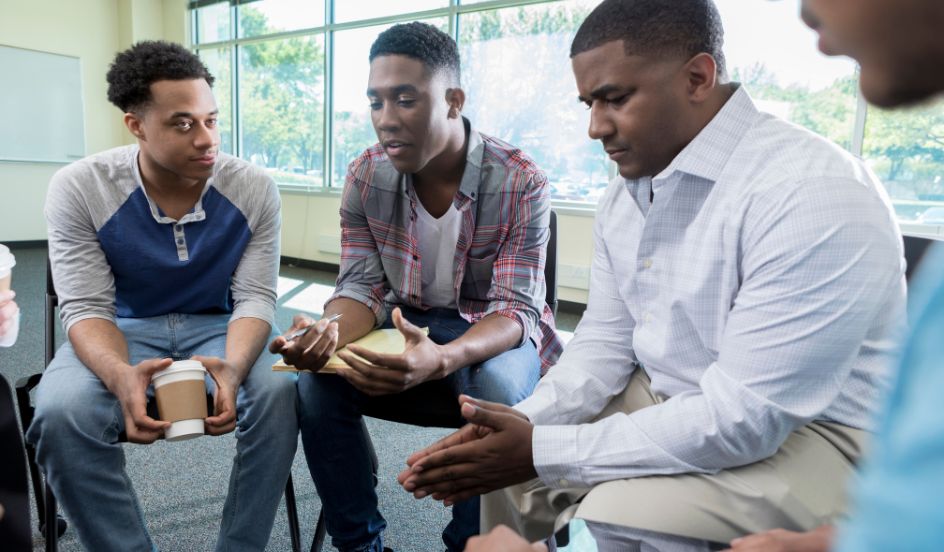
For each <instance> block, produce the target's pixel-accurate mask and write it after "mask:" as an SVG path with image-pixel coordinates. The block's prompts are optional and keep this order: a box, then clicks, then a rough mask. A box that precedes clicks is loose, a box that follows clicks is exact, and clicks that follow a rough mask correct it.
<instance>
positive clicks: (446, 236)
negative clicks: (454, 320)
mask: <svg viewBox="0 0 944 552" xmlns="http://www.w3.org/2000/svg"><path fill="white" fill-rule="evenodd" d="M416 215H417V216H416V230H417V232H416V234H417V241H418V242H419V250H420V266H421V267H422V270H423V290H422V294H423V295H422V297H423V304H425V305H427V306H430V307H446V308H451V309H454V308H456V292H455V288H454V283H455V281H456V265H455V262H454V261H455V256H456V244H457V243H458V241H459V229H460V226H461V225H462V217H461V216H459V210H458V209H456V206H455V205H449V210H448V211H446V213H445V214H443V216H441V217H439V218H436V217H434V216H433V215H431V214H429V211H427V210H426V208H425V207H423V203H422V202H420V201H417V202H416Z"/></svg>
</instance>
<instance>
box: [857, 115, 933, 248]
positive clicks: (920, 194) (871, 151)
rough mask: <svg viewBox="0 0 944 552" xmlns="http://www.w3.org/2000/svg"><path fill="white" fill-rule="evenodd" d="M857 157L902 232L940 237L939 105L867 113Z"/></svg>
mask: <svg viewBox="0 0 944 552" xmlns="http://www.w3.org/2000/svg"><path fill="white" fill-rule="evenodd" d="M862 153H863V155H864V157H865V158H866V160H867V161H868V163H869V165H870V166H871V167H872V170H873V171H875V174H876V175H878V177H879V179H881V181H882V182H883V183H884V184H885V189H887V190H888V195H889V196H891V199H892V203H893V204H894V205H895V212H896V213H897V214H898V218H899V219H900V220H901V221H902V222H905V223H908V228H907V229H910V230H915V231H919V232H920V231H929V230H931V229H932V227H933V228H935V229H936V230H937V232H936V233H942V232H940V230H941V229H942V228H944V102H940V101H939V102H937V103H936V104H934V105H931V106H928V107H924V108H917V109H910V110H895V111H884V110H881V109H875V108H873V109H869V113H868V118H867V120H866V126H865V139H864V141H863V144H862ZM914 225H920V226H919V227H917V228H914Z"/></svg>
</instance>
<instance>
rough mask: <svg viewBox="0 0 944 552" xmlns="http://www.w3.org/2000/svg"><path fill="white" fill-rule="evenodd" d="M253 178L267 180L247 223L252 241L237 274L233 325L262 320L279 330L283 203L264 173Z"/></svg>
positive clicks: (234, 278) (270, 180)
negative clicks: (276, 311) (243, 319)
mask: <svg viewBox="0 0 944 552" xmlns="http://www.w3.org/2000/svg"><path fill="white" fill-rule="evenodd" d="M249 174H250V175H251V176H250V178H253V179H256V180H258V179H262V180H264V182H263V185H259V183H258V182H253V186H254V187H256V189H259V190H260V191H259V193H257V194H254V197H253V200H252V202H251V205H250V206H249V207H248V208H249V209H252V210H253V212H252V213H249V216H248V217H247V219H248V220H249V223H250V229H251V231H252V238H251V239H250V240H249V245H247V246H246V250H245V251H244V252H243V258H242V260H240V261H239V266H237V267H236V272H235V273H234V274H233V282H232V286H231V290H232V292H233V315H232V317H231V318H230V322H233V321H234V320H238V319H240V318H258V319H260V320H264V321H266V322H268V323H269V325H270V326H272V327H273V328H274V327H275V300H276V286H277V284H278V279H279V253H280V232H281V228H282V215H281V210H282V201H281V199H280V198H279V190H278V186H276V184H275V181H274V180H272V178H271V177H270V176H268V175H266V174H264V173H262V172H261V171H250V172H249Z"/></svg>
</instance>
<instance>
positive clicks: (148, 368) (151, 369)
mask: <svg viewBox="0 0 944 552" xmlns="http://www.w3.org/2000/svg"><path fill="white" fill-rule="evenodd" d="M173 363H174V361H173V360H171V359H169V358H152V359H148V360H143V361H141V362H139V363H138V365H137V366H136V368H137V372H138V373H139V374H141V375H143V376H147V380H148V382H150V381H151V377H152V376H153V375H154V374H156V373H158V372H160V371H161V370H164V369H165V368H167V367H168V366H170V365H171V364H173Z"/></svg>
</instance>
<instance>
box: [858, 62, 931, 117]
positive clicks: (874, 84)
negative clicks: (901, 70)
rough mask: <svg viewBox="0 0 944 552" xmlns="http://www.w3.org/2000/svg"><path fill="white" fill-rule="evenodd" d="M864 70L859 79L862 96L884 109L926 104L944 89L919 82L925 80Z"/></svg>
mask: <svg viewBox="0 0 944 552" xmlns="http://www.w3.org/2000/svg"><path fill="white" fill-rule="evenodd" d="M875 73H876V72H875V71H871V72H870V71H868V70H867V69H862V72H861V77H860V79H859V82H860V86H861V88H862V95H863V96H864V97H865V99H866V100H867V101H868V102H869V103H870V104H872V105H875V106H877V107H883V108H894V107H906V106H913V105H917V104H921V103H925V102H927V101H929V100H932V99H934V98H935V97H938V96H939V95H940V94H941V92H942V91H944V89H942V87H941V86H939V84H940V83H932V82H929V81H928V82H917V81H919V80H921V81H924V80H925V79H924V78H921V77H918V78H915V77H913V76H912V77H906V76H901V77H900V76H886V75H876V74H875Z"/></svg>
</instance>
